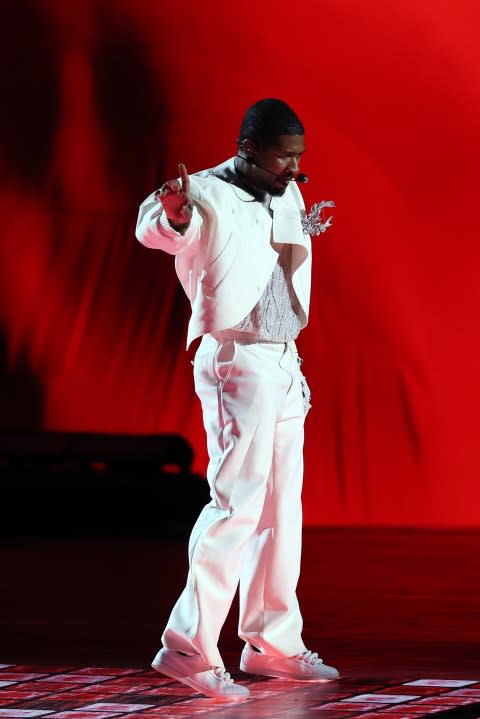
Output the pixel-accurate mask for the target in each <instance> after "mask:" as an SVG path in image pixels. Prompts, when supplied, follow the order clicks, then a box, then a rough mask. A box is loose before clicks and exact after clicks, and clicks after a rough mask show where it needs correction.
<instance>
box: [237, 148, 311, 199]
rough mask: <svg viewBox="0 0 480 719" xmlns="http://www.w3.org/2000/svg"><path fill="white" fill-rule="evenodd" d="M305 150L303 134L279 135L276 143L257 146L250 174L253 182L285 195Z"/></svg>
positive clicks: (274, 192) (267, 190) (268, 190)
mask: <svg viewBox="0 0 480 719" xmlns="http://www.w3.org/2000/svg"><path fill="white" fill-rule="evenodd" d="M304 152H305V145H304V138H303V135H279V136H278V138H277V139H276V141H275V144H273V145H269V146H268V147H258V148H257V147H256V148H255V151H254V153H253V162H254V164H253V165H252V168H251V174H250V180H251V182H252V184H254V185H255V186H256V187H258V188H259V189H261V190H265V191H266V192H268V193H269V194H270V195H276V196H280V195H283V193H284V192H285V190H286V189H287V187H288V183H289V181H290V180H291V179H292V178H293V177H295V176H296V174H297V172H298V171H299V170H300V160H301V157H302V155H303V153H304ZM272 173H273V174H272Z"/></svg>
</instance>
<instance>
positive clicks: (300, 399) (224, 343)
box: [162, 335, 309, 666]
mask: <svg viewBox="0 0 480 719" xmlns="http://www.w3.org/2000/svg"><path fill="white" fill-rule="evenodd" d="M194 377H195V390H196V393H197V394H198V396H199V398H200V400H201V403H202V409H203V419H204V424H205V429H206V433H207V442H208V453H209V458H210V461H209V466H208V471H207V479H208V482H209V485H210V494H211V498H212V499H211V501H210V502H209V504H207V505H206V507H204V509H203V510H202V512H201V513H200V516H199V518H198V520H197V522H196V523H195V526H194V528H193V530H192V533H191V536H190V542H189V560H190V567H189V572H188V578H187V584H186V587H185V589H184V590H183V592H182V594H181V596H180V598H179V599H178V601H177V603H176V605H175V607H174V608H173V611H172V613H171V616H170V618H169V620H168V623H167V626H166V629H165V631H164V633H163V636H162V642H163V645H164V646H165V647H167V648H169V649H173V650H176V651H183V652H186V653H188V654H192V653H195V654H200V656H201V657H203V659H204V661H205V662H206V664H208V665H210V666H224V665H223V662H222V659H221V656H220V653H219V651H218V647H217V644H218V639H219V635H220V630H221V628H222V626H223V624H224V622H225V619H226V617H227V614H228V611H229V609H230V606H231V604H232V601H233V598H234V595H235V592H236V590H237V587H238V585H240V588H239V599H240V616H239V629H238V632H239V636H240V638H242V639H243V640H245V641H246V642H250V643H251V644H253V645H254V646H256V647H258V648H259V649H263V650H264V651H266V652H267V653H268V654H274V655H277V656H292V655H294V654H297V653H299V652H303V651H305V649H306V648H305V645H304V644H303V641H302V638H301V631H302V617H301V614H300V610H299V606H298V601H297V596H296V587H297V582H298V577H299V572H300V555H301V532H302V507H301V489H302V479H303V425H304V419H305V413H306V411H307V409H308V407H309V404H308V398H306V397H305V395H306V393H308V387H307V385H306V383H305V380H304V377H303V375H302V373H301V370H300V365H299V361H298V355H297V351H296V348H295V343H294V342H288V343H267V342H259V343H255V344H248V343H245V342H242V341H238V340H225V339H223V340H219V339H216V338H214V337H213V336H212V335H205V336H204V337H203V339H202V342H201V344H200V346H199V348H198V350H197V353H196V355H195V361H194ZM308 394H309V393H308Z"/></svg>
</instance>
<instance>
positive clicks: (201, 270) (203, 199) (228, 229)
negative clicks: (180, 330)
mask: <svg viewBox="0 0 480 719" xmlns="http://www.w3.org/2000/svg"><path fill="white" fill-rule="evenodd" d="M233 163H234V158H231V159H230V160H228V161H227V162H226V163H223V164H222V165H219V166H218V167H216V168H212V169H210V170H203V171H202V172H198V173H196V174H195V175H191V176H190V192H191V195H192V198H193V202H194V210H193V215H192V221H191V223H190V226H189V228H188V230H187V231H186V233H185V234H184V235H183V236H182V235H180V234H179V233H178V232H176V231H175V230H174V229H173V228H170V227H169V225H168V222H166V221H165V215H164V216H163V222H157V219H158V218H159V217H161V215H162V213H163V208H162V206H161V203H160V202H159V201H157V200H156V199H155V192H153V193H152V194H151V195H150V196H149V197H147V199H146V200H145V201H144V202H143V203H142V204H141V205H140V211H139V215H138V221H137V229H136V237H137V239H138V240H139V241H140V242H141V243H142V244H143V245H145V246H146V247H152V248H155V249H160V250H164V251H165V252H168V253H169V254H172V255H175V269H176V271H177V275H178V277H179V279H180V282H181V283H182V286H183V289H184V290H185V292H186V294H187V297H188V298H189V300H190V303H191V306H192V316H191V318H190V322H189V326H188V335H187V347H189V345H190V344H191V342H192V341H193V340H194V339H196V338H197V337H200V336H202V335H204V334H206V333H207V332H218V331H220V330H225V329H229V328H231V327H233V326H234V325H236V324H237V323H238V322H240V321H241V320H243V318H244V317H245V316H246V315H247V314H248V313H249V312H250V311H251V310H252V309H253V307H254V306H255V305H256V304H257V302H258V300H259V299H260V297H261V295H262V293H263V291H264V289H265V287H266V285H267V282H268V280H269V278H270V275H271V274H272V272H273V268H274V266H275V263H276V262H277V259H278V252H277V251H276V250H275V249H274V247H273V246H272V242H274V243H290V244H292V245H293V248H292V282H293V288H294V290H295V293H296V295H297V297H298V300H299V302H300V305H301V310H302V316H301V318H300V319H301V322H302V327H304V326H305V325H306V324H307V320H308V307H309V302H310V281H311V240H310V237H309V235H306V234H304V232H303V230H302V225H301V218H302V216H303V215H304V213H305V209H304V208H305V206H304V203H303V198H302V195H301V193H300V190H299V189H298V187H297V185H296V183H294V182H291V183H290V184H289V186H288V187H287V190H286V191H285V193H284V195H283V196H282V197H272V201H271V205H270V207H271V210H273V220H272V218H271V217H270V216H269V214H268V213H267V212H266V211H265V209H264V207H262V205H261V204H260V202H257V201H256V200H254V199H253V198H252V196H251V195H250V194H248V193H247V192H245V191H244V190H242V189H240V188H239V187H237V186H236V185H233V184H230V183H228V182H225V181H224V180H222V179H220V178H219V177H216V176H215V175H214V174H213V173H214V172H217V171H222V169H225V168H226V169H233V167H234V164H233Z"/></svg>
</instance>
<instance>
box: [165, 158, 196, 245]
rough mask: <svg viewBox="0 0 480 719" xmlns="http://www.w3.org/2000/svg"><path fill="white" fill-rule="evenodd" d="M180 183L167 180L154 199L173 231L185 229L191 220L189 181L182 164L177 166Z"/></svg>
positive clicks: (191, 203) (191, 201)
mask: <svg viewBox="0 0 480 719" xmlns="http://www.w3.org/2000/svg"><path fill="white" fill-rule="evenodd" d="M178 169H179V172H180V182H179V181H178V180H167V182H164V183H163V185H162V186H161V188H160V190H159V191H158V192H157V195H156V199H158V200H160V202H161V203H162V206H163V209H164V210H165V214H166V215H167V219H168V221H169V223H170V224H171V225H172V227H173V228H174V229H175V230H178V231H183V232H185V230H186V229H187V227H188V226H189V224H190V220H191V219H192V212H193V200H192V196H191V195H190V180H189V178H188V173H187V168H186V167H185V165H184V164H183V163H180V164H179V166H178Z"/></svg>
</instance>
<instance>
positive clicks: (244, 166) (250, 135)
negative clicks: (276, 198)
mask: <svg viewBox="0 0 480 719" xmlns="http://www.w3.org/2000/svg"><path fill="white" fill-rule="evenodd" d="M303 136H304V128H303V125H302V123H301V122H300V120H299V118H298V116H297V115H296V114H295V113H294V111H293V110H292V109H291V108H290V107H289V106H288V105H287V104H286V103H285V102H283V101H282V100H276V99H273V98H267V99H264V100H259V101H258V102H256V103H255V104H254V105H252V106H251V107H250V108H249V109H248V110H247V112H246V113H245V116H244V118H243V120H242V124H241V127H240V135H239V138H238V146H239V150H238V154H239V156H240V158H241V161H240V164H239V169H240V171H241V172H242V173H243V174H244V175H245V176H246V178H247V179H248V181H249V182H250V183H251V184H252V185H254V186H255V187H257V188H258V189H260V190H263V191H265V192H269V193H270V194H271V195H283V193H284V192H285V190H286V188H287V186H288V182H289V180H291V179H292V178H293V177H294V176H295V174H296V173H297V172H298V170H299V168H300V158H301V156H302V154H303V152H304V149H305V147H304V138H303Z"/></svg>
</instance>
